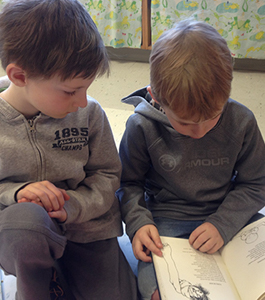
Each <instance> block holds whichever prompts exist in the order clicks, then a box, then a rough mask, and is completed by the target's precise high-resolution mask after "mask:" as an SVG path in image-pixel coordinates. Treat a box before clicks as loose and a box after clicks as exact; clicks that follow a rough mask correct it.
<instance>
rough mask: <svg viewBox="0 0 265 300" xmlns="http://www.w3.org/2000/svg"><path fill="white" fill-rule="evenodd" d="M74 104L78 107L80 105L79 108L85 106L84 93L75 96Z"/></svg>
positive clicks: (85, 97) (85, 98)
mask: <svg viewBox="0 0 265 300" xmlns="http://www.w3.org/2000/svg"><path fill="white" fill-rule="evenodd" d="M74 106H78V107H81V108H84V107H86V106H87V96H86V93H85V94H83V95H82V96H79V97H77V98H76V100H75V103H74Z"/></svg>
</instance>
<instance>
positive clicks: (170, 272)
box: [153, 218, 265, 300]
mask: <svg viewBox="0 0 265 300" xmlns="http://www.w3.org/2000/svg"><path fill="white" fill-rule="evenodd" d="M161 240H162V243H163V245H164V248H163V249H162V252H163V257H159V256H157V255H155V254H153V262H154V266H155V271H156V277H157V282H158V287H159V292H160V297H161V299H162V300H185V299H186V300H187V299H196V300H265V218H262V219H260V220H258V221H256V222H254V223H252V224H250V225H248V226H246V227H244V228H243V229H242V230H241V231H240V232H239V233H238V234H237V235H235V236H234V238H233V239H232V240H231V241H230V242H229V243H228V244H227V245H226V246H224V247H223V248H222V249H220V250H219V251H218V252H217V253H215V254H205V253H202V252H199V251H197V250H194V249H193V248H192V247H191V246H190V244H189V242H188V240H186V239H180V238H171V237H161Z"/></svg>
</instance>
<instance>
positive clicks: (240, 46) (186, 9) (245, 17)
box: [151, 0, 265, 59]
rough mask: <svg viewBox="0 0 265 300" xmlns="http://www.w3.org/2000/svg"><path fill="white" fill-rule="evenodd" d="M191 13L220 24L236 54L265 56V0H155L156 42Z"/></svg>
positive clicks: (154, 27) (152, 3) (198, 18)
mask: <svg viewBox="0 0 265 300" xmlns="http://www.w3.org/2000/svg"><path fill="white" fill-rule="evenodd" d="M191 17H192V18H194V19H196V20H200V21H204V22H207V23H209V24H210V25H212V26H213V27H214V28H216V29H217V30H218V32H219V33H220V34H221V35H222V36H223V37H224V38H225V39H226V41H227V44H228V47H229V48H230V50H231V53H232V55H233V56H234V57H236V58H257V59H265V1H260V0H242V1H223V0H202V1H190V0H184V1H183V0H182V1H180V0H151V30H152V43H155V41H156V40H157V39H158V37H159V36H160V35H161V34H162V33H163V32H164V31H165V30H167V29H169V28H171V27H173V26H174V24H175V23H177V22H179V21H180V20H183V19H186V18H191Z"/></svg>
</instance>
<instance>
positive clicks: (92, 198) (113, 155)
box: [64, 105, 121, 224]
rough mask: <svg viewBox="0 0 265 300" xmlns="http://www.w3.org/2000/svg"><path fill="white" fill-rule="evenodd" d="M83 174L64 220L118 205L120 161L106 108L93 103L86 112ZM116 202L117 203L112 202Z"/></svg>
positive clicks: (71, 192) (80, 218) (93, 215)
mask: <svg viewBox="0 0 265 300" xmlns="http://www.w3.org/2000/svg"><path fill="white" fill-rule="evenodd" d="M85 174H86V175H85V178H84V179H83V181H82V182H80V184H79V186H78V187H77V188H76V189H75V190H67V193H68V194H69V196H70V197H71V198H70V200H69V201H66V203H65V206H64V207H65V209H66V211H67V214H68V218H67V220H66V222H65V224H70V223H82V222H87V221H89V220H91V219H97V218H100V217H101V216H103V215H104V214H106V213H107V212H108V211H109V210H110V209H111V207H116V208H117V207H118V200H117V198H116V197H115V191H116V190H117V189H118V188H119V185H120V175H121V163H120V159H119V155H118V151H117V148H116V145H115V142H114V138H113V135H112V131H111V128H110V125H109V122H108V119H107V117H106V114H105V112H104V111H103V110H102V108H101V107H100V105H94V109H92V110H91V111H90V113H89V156H88V161H87V164H86V166H85ZM114 202H117V203H114Z"/></svg>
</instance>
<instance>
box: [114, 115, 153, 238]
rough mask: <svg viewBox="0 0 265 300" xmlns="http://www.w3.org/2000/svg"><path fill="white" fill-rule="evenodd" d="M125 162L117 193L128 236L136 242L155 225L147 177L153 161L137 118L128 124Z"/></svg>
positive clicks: (123, 152)
mask: <svg viewBox="0 0 265 300" xmlns="http://www.w3.org/2000/svg"><path fill="white" fill-rule="evenodd" d="M119 154H120V158H121V162H122V176H121V186H120V189H119V190H118V191H117V193H116V194H117V196H118V198H119V200H120V205H121V213H122V218H123V221H124V222H125V224H126V232H127V234H128V236H129V237H130V239H131V240H132V238H133V236H134V234H135V232H136V231H137V230H138V229H139V228H141V227H142V226H144V225H147V224H153V225H155V223H154V221H153V218H152V214H151V212H150V211H149V210H148V209H147V207H146V203H145V188H144V186H145V176H146V173H147V172H148V170H149V166H150V157H149V154H148V149H147V146H146V139H145V132H144V131H143V130H142V127H141V125H140V121H139V117H138V116H137V114H133V115H131V116H130V117H129V119H128V121H127V123H126V130H125V132H124V135H123V137H122V140H121V143H120V150H119Z"/></svg>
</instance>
